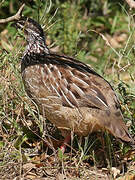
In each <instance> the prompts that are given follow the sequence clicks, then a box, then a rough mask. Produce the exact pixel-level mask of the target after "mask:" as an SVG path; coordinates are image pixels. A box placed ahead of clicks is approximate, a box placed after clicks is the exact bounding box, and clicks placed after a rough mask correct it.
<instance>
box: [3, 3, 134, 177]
mask: <svg viewBox="0 0 135 180" xmlns="http://www.w3.org/2000/svg"><path fill="white" fill-rule="evenodd" d="M24 2H25V3H26V6H25V9H24V11H23V14H24V15H25V16H28V17H31V18H33V19H35V20H37V21H39V22H40V24H41V25H42V27H43V28H44V31H45V34H46V41H47V44H48V46H49V47H50V48H51V50H52V51H55V52H58V53H61V54H62V53H64V54H67V55H70V56H74V57H76V58H77V59H79V60H81V61H83V62H85V63H87V64H90V65H91V66H92V67H93V68H94V69H95V70H96V71H97V72H98V73H99V74H101V75H102V76H104V77H105V78H106V79H107V80H108V81H109V82H110V83H111V84H112V86H113V87H114V89H115V90H116V92H117V94H118V96H119V99H120V102H121V106H122V112H123V115H124V118H125V122H126V123H127V126H128V127H129V131H130V133H131V134H132V136H134V134H135V122H134V121H135V60H134V55H135V45H134V37H135V33H134V30H135V22H134V9H133V10H129V7H128V5H127V4H126V3H124V2H123V1H120V0H119V1H115V0H114V1H111V0H102V1H101V0H91V1H89V0H79V1H77V0H75V1H74V0H68V1H60V0H55V1H51V0H50V1H49V0H47V1H42V0H36V1H32V0H28V1H24ZM20 5H21V4H20V2H19V1H16V0H12V1H8V0H4V1H2V2H0V17H1V18H6V17H9V16H11V15H13V14H15V13H16V12H17V10H18V9H19V7H20ZM0 31H1V34H0V82H1V83H0V179H14V178H15V177H17V178H18V179H19V178H20V179H21V178H24V179H34V178H44V179H55V178H58V179H64V178H69V179H86V178H87V179H88V178H89V179H95V177H96V178H97V179H116V177H121V178H123V177H122V176H123V175H125V174H126V176H125V178H126V177H127V178H129V179H130V178H132V177H133V178H134V177H135V168H134V164H135V153H134V151H132V149H131V147H129V146H128V145H127V144H121V143H119V142H118V141H116V139H115V138H114V137H111V135H108V134H107V133H104V134H102V136H101V133H96V134H92V135H90V136H89V137H87V138H84V139H82V141H80V139H79V138H78V137H77V136H75V137H74V140H73V142H72V143H71V147H70V148H69V149H67V152H66V153H65V154H64V155H63V154H61V151H60V150H58V152H56V150H57V149H58V147H59V146H60V144H61V142H62V137H61V136H60V135H59V132H57V129H56V128H55V127H53V126H52V125H51V124H50V123H45V119H43V117H42V116H40V114H39V111H38V108H37V107H36V105H34V104H32V103H31V101H30V100H29V98H28V97H27V95H26V93H25V91H24V88H23V84H22V80H21V75H20V58H21V56H22V54H23V51H24V47H25V45H26V42H25V41H24V37H23V34H22V33H21V32H19V33H18V32H17V31H16V30H15V29H14V28H13V27H12V26H11V23H8V24H3V25H1V26H0ZM46 142H49V143H50V144H51V148H48V147H47V146H46ZM53 147H54V148H55V147H56V150H54V148H53ZM129 172H130V174H131V175H130V174H129Z"/></svg>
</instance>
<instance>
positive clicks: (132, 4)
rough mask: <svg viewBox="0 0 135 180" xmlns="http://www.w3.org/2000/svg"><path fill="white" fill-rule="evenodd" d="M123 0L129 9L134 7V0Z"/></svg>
mask: <svg viewBox="0 0 135 180" xmlns="http://www.w3.org/2000/svg"><path fill="white" fill-rule="evenodd" d="M125 1H126V2H127V3H128V5H129V7H130V9H132V8H135V1H134V0H125Z"/></svg>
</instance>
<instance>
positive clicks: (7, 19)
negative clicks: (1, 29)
mask: <svg viewBox="0 0 135 180" xmlns="http://www.w3.org/2000/svg"><path fill="white" fill-rule="evenodd" d="M24 6H25V4H23V5H22V6H21V7H20V9H19V10H18V12H17V13H16V14H15V15H14V16H11V17H8V18H6V19H0V24H4V23H7V22H10V21H14V20H19V19H20V18H21V16H22V11H23V8H24Z"/></svg>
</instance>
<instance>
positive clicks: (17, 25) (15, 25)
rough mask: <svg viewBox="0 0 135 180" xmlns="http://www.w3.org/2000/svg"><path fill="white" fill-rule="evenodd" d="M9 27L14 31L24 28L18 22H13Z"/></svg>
mask: <svg viewBox="0 0 135 180" xmlns="http://www.w3.org/2000/svg"><path fill="white" fill-rule="evenodd" d="M11 26H13V27H15V28H16V29H23V28H24V26H23V25H22V24H21V23H20V22H19V21H16V22H14V23H13V24H12V25H11Z"/></svg>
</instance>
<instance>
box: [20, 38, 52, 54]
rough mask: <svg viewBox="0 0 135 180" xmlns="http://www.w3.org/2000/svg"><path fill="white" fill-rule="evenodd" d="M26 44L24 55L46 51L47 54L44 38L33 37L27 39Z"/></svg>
mask: <svg viewBox="0 0 135 180" xmlns="http://www.w3.org/2000/svg"><path fill="white" fill-rule="evenodd" d="M27 42H28V44H27V46H26V50H25V52H24V55H26V54H31V53H36V54H38V53H39V54H41V53H46V54H49V49H48V48H47V46H46V44H45V39H40V38H35V39H29V40H27Z"/></svg>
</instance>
